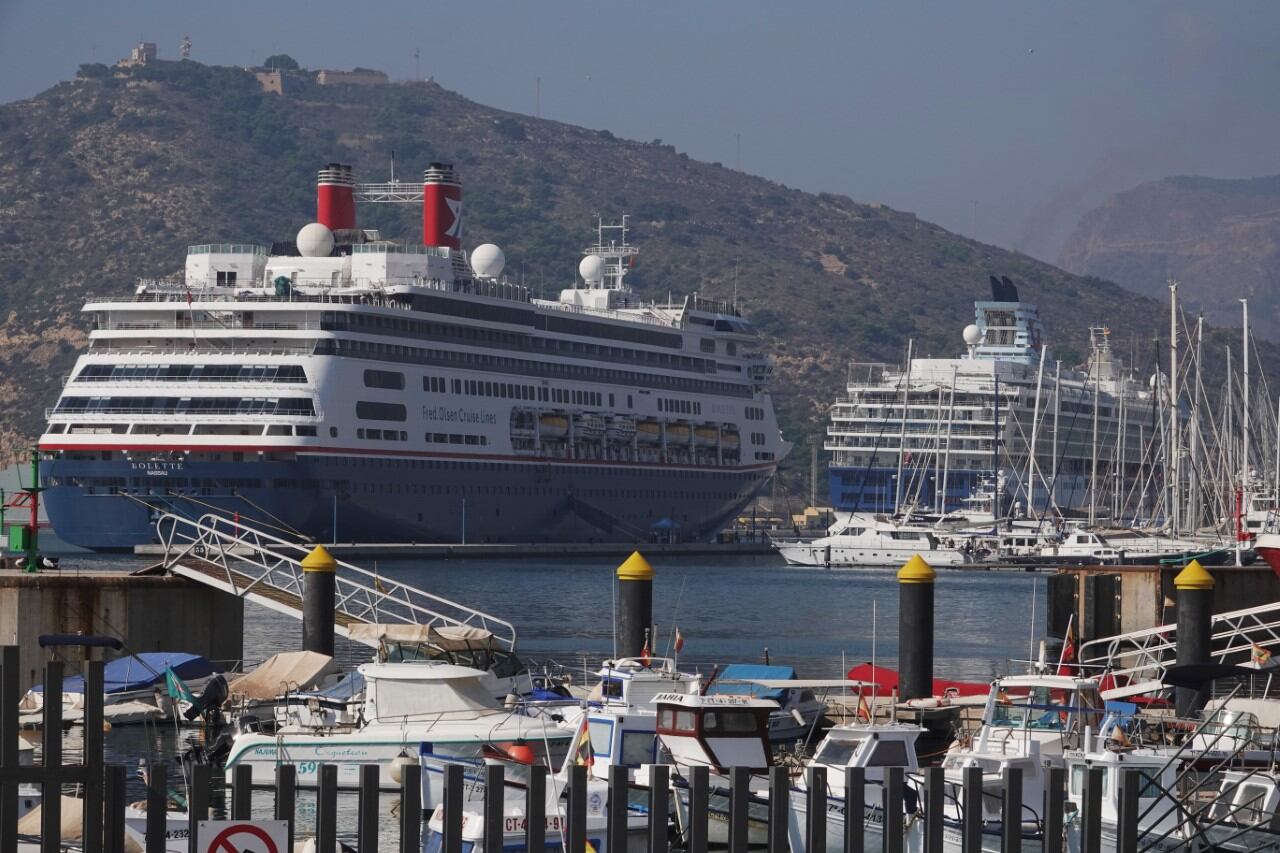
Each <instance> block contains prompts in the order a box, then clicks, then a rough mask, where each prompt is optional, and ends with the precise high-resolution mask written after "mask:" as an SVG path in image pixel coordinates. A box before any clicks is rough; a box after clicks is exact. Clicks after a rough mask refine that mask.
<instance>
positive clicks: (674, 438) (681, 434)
mask: <svg viewBox="0 0 1280 853" xmlns="http://www.w3.org/2000/svg"><path fill="white" fill-rule="evenodd" d="M691 432H692V430H690V429H689V425H688V424H667V444H688V443H689V437H690V434H691Z"/></svg>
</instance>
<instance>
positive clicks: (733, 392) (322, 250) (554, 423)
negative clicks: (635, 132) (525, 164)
mask: <svg viewBox="0 0 1280 853" xmlns="http://www.w3.org/2000/svg"><path fill="white" fill-rule="evenodd" d="M365 203H406V204H420V205H421V206H422V219H423V235H422V240H421V241H417V240H414V241H410V242H396V241H392V240H388V239H384V238H383V237H382V235H381V234H379V233H378V232H377V231H372V230H365V229H360V228H359V227H358V226H357V222H356V214H357V209H358V207H359V206H360V205H363V204H365ZM461 213H462V192H461V182H460V181H459V178H458V175H457V173H456V172H455V170H454V169H453V168H452V166H450V165H449V164H442V163H433V164H431V165H430V167H429V168H428V169H427V170H426V172H425V174H424V178H423V182H422V183H421V184H419V183H417V182H404V181H394V180H393V181H392V182H390V183H377V184H358V183H357V182H356V179H355V175H354V173H353V171H352V169H351V167H350V166H347V165H343V164H330V165H328V166H326V167H325V168H324V169H323V170H321V171H320V172H319V178H318V182H317V216H316V220H317V221H316V222H312V223H308V224H306V225H304V226H303V227H302V228H301V230H299V231H298V232H297V237H296V239H294V240H289V241H282V242H276V243H273V244H271V245H269V246H268V245H259V244H250V243H245V244H225V243H220V244H209V245H197V246H191V247H190V248H189V249H188V252H187V257H186V268H185V275H183V276H181V277H174V278H173V279H172V280H146V281H141V282H139V283H138V285H137V287H136V288H135V289H134V290H133V292H132V293H123V294H121V295H120V296H119V297H118V298H105V299H100V298H94V299H93V300H92V301H90V302H89V303H88V304H87V305H85V307H84V310H85V312H86V313H87V314H88V316H89V317H90V318H91V320H92V331H91V334H90V340H89V347H88V349H87V351H86V352H85V353H84V354H83V355H82V356H81V357H80V358H79V359H78V360H77V362H76V364H75V367H74V369H73V370H72V372H71V374H70V376H69V377H68V379H67V381H66V383H65V386H64V388H63V389H62V393H61V396H60V397H59V399H58V400H57V403H56V405H55V406H53V408H51V409H50V410H49V411H48V412H47V419H48V426H47V428H46V429H45V432H44V434H43V435H42V436H41V438H40V448H41V451H42V457H43V459H44V463H43V477H42V479H43V482H44V485H46V486H47V488H48V490H47V491H46V492H44V494H43V500H44V502H45V505H46V507H47V510H48V514H49V518H50V520H51V522H52V524H53V526H54V528H55V529H56V531H57V533H58V535H59V536H61V537H62V538H63V539H65V540H66V541H68V542H71V543H73V544H76V545H80V546H84V547H88V548H93V549H96V550H122V549H130V548H132V547H134V546H136V545H139V544H143V543H148V542H151V541H153V540H154V537H155V531H154V521H155V519H156V517H157V515H158V514H159V513H162V512H176V513H180V514H183V515H186V516H192V517H196V516H199V515H201V514H204V513H206V512H217V513H221V514H223V515H227V516H234V517H238V518H240V519H242V520H244V521H245V522H250V521H252V522H253V523H255V524H257V525H261V526H264V527H266V528H267V529H271V530H273V531H276V532H284V533H287V534H289V535H291V536H298V537H302V538H306V539H311V540H316V541H323V542H329V541H344V542H345V541H356V542H375V541H395V542H542V541H557V542H561V541H563V542H570V541H646V540H652V539H655V538H661V539H663V540H672V539H679V540H702V539H707V538H709V537H712V536H714V535H715V533H716V532H717V531H718V530H719V529H720V528H721V527H722V526H723V525H724V524H725V523H726V522H727V521H729V520H730V519H732V518H733V517H734V516H735V515H736V514H737V513H738V512H739V510H740V509H741V508H742V507H744V506H745V505H746V504H747V503H749V501H750V500H751V499H752V497H753V496H754V495H755V494H756V493H757V492H758V491H759V490H760V488H761V486H762V485H763V484H764V483H765V482H766V481H767V480H768V479H769V478H770V477H771V476H772V475H773V473H774V471H775V469H776V467H777V464H778V462H779V460H780V459H781V458H782V457H783V456H784V454H785V453H786V452H787V450H788V445H787V443H786V442H784V441H783V439H782V437H781V435H780V433H779V429H778V424H777V420H776V417H775V415H774V410H773V405H772V402H771V398H770V394H769V391H768V389H767V385H768V382H769V380H770V376H771V366H770V361H769V359H768V357H767V355H766V354H764V353H763V352H762V350H761V345H760V343H759V340H758V338H757V336H756V333H755V331H754V330H753V328H752V326H751V325H750V323H749V322H748V321H747V320H746V319H744V318H743V317H742V316H741V314H740V313H739V312H738V310H736V306H734V305H731V304H726V303H724V302H718V301H713V300H709V299H704V298H700V297H698V296H696V295H691V296H688V297H686V298H685V299H683V300H682V301H675V300H670V299H669V300H668V301H667V303H666V304H659V303H655V302H651V301H648V302H646V301H644V300H640V299H638V298H637V297H636V296H634V295H633V294H632V292H631V290H630V288H629V287H628V285H627V284H626V282H625V279H626V276H627V274H628V273H629V272H630V270H631V269H632V267H633V266H634V264H635V262H636V257H637V250H636V248H635V247H634V246H632V245H630V244H629V243H628V242H627V228H626V219H625V217H624V218H623V220H622V224H621V225H617V226H606V225H604V224H603V223H601V224H599V225H598V227H597V230H596V240H595V245H593V246H591V247H590V248H588V249H587V250H586V252H585V253H584V256H583V258H582V260H581V263H580V264H579V267H578V271H577V275H576V276H575V277H574V280H573V282H574V283H573V286H571V287H568V288H566V289H564V290H562V291H561V292H560V293H559V296H558V298H557V299H539V298H534V296H533V295H532V294H531V293H530V291H529V290H528V289H526V288H525V287H523V286H521V285H520V284H519V283H517V282H513V281H511V280H509V279H508V278H506V277H504V276H503V266H504V263H505V260H504V257H503V253H502V251H501V250H500V249H499V248H498V247H497V246H494V245H492V244H485V245H482V246H478V247H476V248H475V249H474V250H473V251H471V252H469V253H467V252H464V251H463V249H462V242H461V239H460V238H461V222H462V219H461ZM584 242H586V241H585V240H584Z"/></svg>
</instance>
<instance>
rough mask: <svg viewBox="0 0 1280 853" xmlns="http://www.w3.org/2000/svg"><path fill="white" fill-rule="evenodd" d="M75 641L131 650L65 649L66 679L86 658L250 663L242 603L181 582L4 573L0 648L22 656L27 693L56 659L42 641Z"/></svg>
mask: <svg viewBox="0 0 1280 853" xmlns="http://www.w3.org/2000/svg"><path fill="white" fill-rule="evenodd" d="M75 633H82V634H103V635H108V636H112V637H116V638H119V639H120V640H122V641H123V642H124V644H125V648H124V651H123V652H120V653H117V652H113V651H111V650H110V649H106V650H104V649H82V648H78V647H65V648H62V649H60V657H61V658H62V659H63V660H65V661H67V662H68V664H69V666H68V673H67V674H68V675H71V674H75V673H76V672H78V669H77V667H76V663H77V662H79V661H82V660H84V659H85V655H84V653H85V652H88V653H89V656H90V657H91V658H92V659H94V660H97V659H102V658H104V657H105V658H106V659H111V658H114V657H118V656H119V655H120V654H132V653H136V652H155V651H181V652H191V653H192V654H199V655H204V656H205V657H207V658H209V659H210V660H213V661H218V662H222V663H224V664H226V663H230V662H232V661H239V660H240V659H241V658H243V657H244V602H243V601H241V600H240V599H238V598H235V597H234V596H230V595H226V594H225V593H221V592H218V591H217V590H214V589H210V588H209V587H204V586H200V585H199V584H195V583H192V582H191V581H188V580H186V579H184V578H178V577H167V576H159V575H147V576H142V575H130V574H125V573H122V572H77V573H74V574H73V573H71V572H56V571H50V572H41V573H38V574H25V573H21V572H15V571H0V643H5V644H13V645H16V646H18V647H19V648H20V649H21V651H20V652H19V661H18V663H19V669H20V672H21V674H22V678H21V687H22V689H23V690H26V689H27V688H29V687H31V686H32V685H34V684H38V683H40V681H41V680H42V677H41V675H40V674H41V673H42V672H43V671H44V664H45V661H47V660H49V657H50V653H49V651H47V650H45V649H42V648H40V643H39V637H40V635H41V634H75ZM104 652H105V655H104Z"/></svg>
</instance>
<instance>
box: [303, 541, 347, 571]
mask: <svg viewBox="0 0 1280 853" xmlns="http://www.w3.org/2000/svg"><path fill="white" fill-rule="evenodd" d="M302 570H303V571H304V572H336V571H337V570H338V561H337V560H335V559H333V555H332V554H330V553H329V549H328V548H326V547H324V546H323V545H317V546H316V547H314V548H312V549H311V553H310V554H308V555H307V556H305V557H303V558H302Z"/></svg>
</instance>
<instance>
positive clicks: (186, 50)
mask: <svg viewBox="0 0 1280 853" xmlns="http://www.w3.org/2000/svg"><path fill="white" fill-rule="evenodd" d="M182 58H183V59H190V58H191V36H185V35H184V36H183V37H182Z"/></svg>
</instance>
